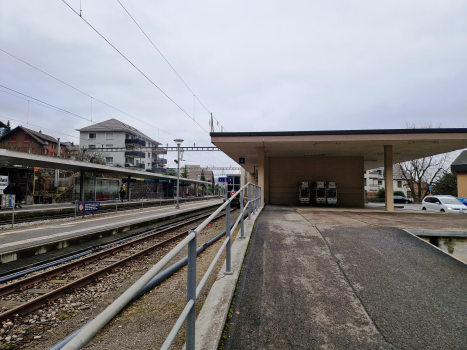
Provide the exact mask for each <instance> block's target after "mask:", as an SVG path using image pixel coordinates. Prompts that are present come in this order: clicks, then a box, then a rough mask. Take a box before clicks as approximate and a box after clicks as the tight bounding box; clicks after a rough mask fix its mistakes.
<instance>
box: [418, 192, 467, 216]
mask: <svg viewBox="0 0 467 350" xmlns="http://www.w3.org/2000/svg"><path fill="white" fill-rule="evenodd" d="M422 210H429V211H437V212H442V213H459V214H464V213H466V214H467V206H465V205H464V204H463V203H462V202H461V201H460V200H458V199H457V198H456V197H453V196H428V197H425V198H423V201H422Z"/></svg>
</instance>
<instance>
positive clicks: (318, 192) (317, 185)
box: [313, 181, 326, 205]
mask: <svg viewBox="0 0 467 350" xmlns="http://www.w3.org/2000/svg"><path fill="white" fill-rule="evenodd" d="M324 184H325V182H324V181H316V182H314V183H313V203H314V204H316V205H322V204H326V188H325V185H324Z"/></svg>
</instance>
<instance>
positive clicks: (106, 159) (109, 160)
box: [105, 157, 114, 164]
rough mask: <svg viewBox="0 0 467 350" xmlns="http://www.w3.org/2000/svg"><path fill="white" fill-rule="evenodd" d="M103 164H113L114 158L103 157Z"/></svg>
mask: <svg viewBox="0 0 467 350" xmlns="http://www.w3.org/2000/svg"><path fill="white" fill-rule="evenodd" d="M105 162H106V163H107V164H113V162H114V157H105Z"/></svg>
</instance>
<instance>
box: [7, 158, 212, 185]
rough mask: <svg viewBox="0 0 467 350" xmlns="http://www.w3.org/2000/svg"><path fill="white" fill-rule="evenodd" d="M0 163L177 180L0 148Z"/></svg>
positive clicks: (156, 174)
mask: <svg viewBox="0 0 467 350" xmlns="http://www.w3.org/2000/svg"><path fill="white" fill-rule="evenodd" d="M0 163H2V164H9V165H22V166H27V167H31V168H47V169H59V170H72V171H84V172H93V173H107V174H113V175H117V176H122V177H132V178H140V179H151V180H167V179H170V180H177V177H176V176H169V175H164V174H158V173H152V172H149V171H139V170H133V169H127V168H119V167H114V166H109V165H101V164H94V163H87V162H80V161H76V160H70V159H64V158H56V157H49V156H45V155H37V154H31V153H24V152H17V151H10V150H7V149H0ZM180 182H184V183H197V184H206V185H209V184H210V182H207V181H199V180H190V179H185V178H182V177H180Z"/></svg>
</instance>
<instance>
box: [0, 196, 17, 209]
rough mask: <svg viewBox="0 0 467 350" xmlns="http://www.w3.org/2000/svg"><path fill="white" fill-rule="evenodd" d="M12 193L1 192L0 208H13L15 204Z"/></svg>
mask: <svg viewBox="0 0 467 350" xmlns="http://www.w3.org/2000/svg"><path fill="white" fill-rule="evenodd" d="M15 197H16V195H14V194H2V208H13V207H14V206H15Z"/></svg>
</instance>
